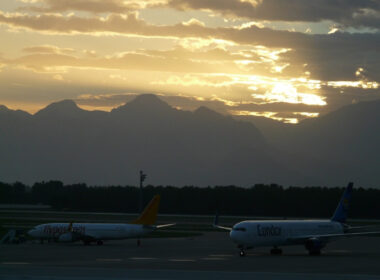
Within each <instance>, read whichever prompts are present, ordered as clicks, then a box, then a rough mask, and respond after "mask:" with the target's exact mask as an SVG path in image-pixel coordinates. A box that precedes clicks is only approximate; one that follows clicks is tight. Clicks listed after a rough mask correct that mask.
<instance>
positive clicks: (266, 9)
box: [166, 0, 380, 29]
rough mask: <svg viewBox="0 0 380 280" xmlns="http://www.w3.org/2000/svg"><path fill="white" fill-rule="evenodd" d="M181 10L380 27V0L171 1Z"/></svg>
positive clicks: (254, 18)
mask: <svg viewBox="0 0 380 280" xmlns="http://www.w3.org/2000/svg"><path fill="white" fill-rule="evenodd" d="M166 5H167V6H169V7H172V8H176V9H179V10H209V11H210V12H212V13H219V14H221V15H224V16H229V17H232V18H234V17H241V18H247V19H252V20H264V21H288V22H321V21H325V20H330V21H333V22H337V23H341V24H342V25H345V26H350V27H371V28H376V29H379V28H380V20H379V15H380V13H379V9H380V3H379V1H376V0H361V1H357V0H348V1H340V0H313V1H305V0H288V1H283V0H254V1H242V0H209V1H204V0H169V2H168V3H167V4H166Z"/></svg>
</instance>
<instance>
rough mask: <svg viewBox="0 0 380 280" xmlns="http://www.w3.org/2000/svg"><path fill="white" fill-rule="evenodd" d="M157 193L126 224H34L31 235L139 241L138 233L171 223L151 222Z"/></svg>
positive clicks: (86, 240)
mask: <svg viewBox="0 0 380 280" xmlns="http://www.w3.org/2000/svg"><path fill="white" fill-rule="evenodd" d="M159 204H160V195H155V196H154V197H153V199H152V200H151V201H150V202H149V204H148V205H147V206H146V208H145V209H144V211H143V212H142V213H141V215H140V216H139V217H138V218H137V219H136V220H134V221H133V222H132V223H129V224H107V223H75V224H74V223H73V222H71V223H49V224H41V225H37V226H36V227H34V228H33V229H31V230H29V231H28V234H29V235H30V236H32V237H34V238H37V239H40V240H41V243H43V240H46V239H47V240H55V241H58V242H75V241H82V242H83V243H84V245H90V244H91V242H96V243H97V244H98V245H103V241H104V240H120V239H127V238H137V245H138V246H139V245H140V239H139V238H140V237H142V236H145V235H147V234H149V233H151V232H153V231H154V230H156V229H161V228H164V227H169V226H172V225H174V224H165V225H154V224H155V222H156V218H157V212H158V207H159Z"/></svg>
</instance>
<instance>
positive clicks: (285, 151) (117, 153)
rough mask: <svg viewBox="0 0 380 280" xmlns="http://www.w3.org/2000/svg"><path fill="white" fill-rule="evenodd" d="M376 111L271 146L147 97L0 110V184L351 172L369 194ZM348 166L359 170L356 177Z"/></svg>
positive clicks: (247, 128)
mask: <svg viewBox="0 0 380 280" xmlns="http://www.w3.org/2000/svg"><path fill="white" fill-rule="evenodd" d="M376 108H379V103H376V102H373V103H368V104H364V103H363V104H361V103H359V104H355V105H352V106H349V107H347V108H342V109H341V110H338V111H336V112H333V113H331V114H329V115H326V116H324V117H321V118H320V119H315V120H312V121H308V122H302V123H301V124H300V125H297V126H294V127H293V128H292V129H291V130H289V133H284V134H283V135H282V137H277V138H276V139H272V138H268V135H266V136H264V135H263V134H262V133H261V131H260V130H259V129H258V128H257V127H256V126H255V125H253V124H252V123H249V122H246V121H239V120H236V119H234V118H232V117H231V116H224V115H221V114H219V113H216V112H214V111H212V110H210V109H208V108H207V107H200V108H198V109H197V110H195V111H193V112H191V111H183V110H178V109H176V108H173V107H171V106H169V105H168V104H167V103H165V102H164V101H162V100H161V99H160V98H159V97H157V96H156V95H153V94H146V95H140V96H138V97H136V98H135V99H134V100H132V101H130V102H128V103H127V104H125V105H123V106H120V107H118V108H115V109H114V110H112V111H111V112H103V111H86V110H83V109H81V108H79V107H78V106H77V105H76V104H75V102H73V101H71V100H64V101H61V102H56V103H53V104H50V105H49V106H47V107H46V108H44V109H42V110H40V111H39V112H37V113H36V114H34V115H29V114H27V113H25V112H22V111H12V110H9V109H7V108H6V107H0V131H1V132H2V135H3V136H4V137H2V138H1V139H0V144H1V146H0V153H1V155H2V157H1V158H0V181H7V182H14V181H22V182H25V183H34V182H36V181H42V180H45V181H46V180H51V179H54V180H62V181H63V182H65V183H78V182H85V183H88V184H93V185H111V184H115V185H120V184H122V185H126V184H130V185H137V184H138V180H139V179H138V172H139V170H144V171H145V172H146V173H147V174H148V180H147V183H151V184H154V185H159V184H162V185H176V186H182V185H199V186H208V185H229V184H234V185H241V186H251V185H253V184H256V183H279V184H284V185H289V184H298V185H305V184H309V185H312V184H315V185H316V184H324V185H334V184H337V183H339V184H342V183H344V182H346V181H347V180H349V179H350V178H347V174H350V175H355V177H354V178H356V179H363V180H364V179H366V178H365V176H367V175H368V176H369V177H368V178H369V179H368V180H367V181H365V182H366V183H368V184H370V185H371V186H373V185H374V184H376V183H377V178H378V176H377V175H376V174H375V173H374V172H375V169H376V168H375V167H373V168H372V167H371V166H368V164H373V165H375V164H377V166H378V163H379V160H378V158H379V157H378V156H377V154H378V152H377V149H375V146H376V143H378V140H379V133H378V131H377V130H376V122H377V120H378V119H379V116H378V114H379V113H378V112H379V110H377V109H376ZM275 129H276V126H272V127H271V130H275ZM279 129H283V127H282V126H279ZM273 135H276V134H275V133H273ZM277 135H281V133H277ZM370 153H372V154H371V155H370ZM350 157H353V158H354V157H355V158H356V159H360V164H359V163H356V162H355V160H351V161H350V160H348V159H349V158H350ZM365 157H368V159H369V160H368V161H365ZM357 166H360V170H362V171H363V172H361V173H360V172H357V173H355V168H357ZM371 168H372V169H371ZM347 170H349V172H350V173H347ZM359 173H360V174H359Z"/></svg>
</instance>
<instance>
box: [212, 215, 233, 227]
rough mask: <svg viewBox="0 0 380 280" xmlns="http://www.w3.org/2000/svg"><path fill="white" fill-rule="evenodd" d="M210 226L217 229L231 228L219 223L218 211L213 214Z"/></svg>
mask: <svg viewBox="0 0 380 280" xmlns="http://www.w3.org/2000/svg"><path fill="white" fill-rule="evenodd" d="M212 226H213V227H214V228H218V229H222V230H228V231H231V230H232V228H231V227H224V226H220V225H219V214H218V212H216V214H215V218H214V224H213V225H212Z"/></svg>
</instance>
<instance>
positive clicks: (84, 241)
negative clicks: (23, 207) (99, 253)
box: [83, 240, 91, 246]
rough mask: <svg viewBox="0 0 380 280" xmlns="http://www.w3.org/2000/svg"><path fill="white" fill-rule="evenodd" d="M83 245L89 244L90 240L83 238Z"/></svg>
mask: <svg viewBox="0 0 380 280" xmlns="http://www.w3.org/2000/svg"><path fill="white" fill-rule="evenodd" d="M83 245H85V246H88V245H91V242H90V241H88V240H83Z"/></svg>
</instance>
